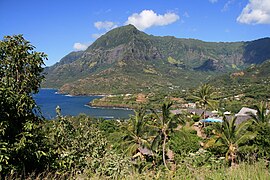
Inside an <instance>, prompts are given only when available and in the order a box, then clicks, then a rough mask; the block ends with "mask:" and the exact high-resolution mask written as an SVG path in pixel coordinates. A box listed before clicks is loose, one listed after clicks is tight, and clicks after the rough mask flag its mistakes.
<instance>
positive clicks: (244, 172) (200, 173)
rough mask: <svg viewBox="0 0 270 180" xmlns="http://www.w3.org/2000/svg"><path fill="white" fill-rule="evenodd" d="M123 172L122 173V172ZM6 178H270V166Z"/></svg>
mask: <svg viewBox="0 0 270 180" xmlns="http://www.w3.org/2000/svg"><path fill="white" fill-rule="evenodd" d="M120 174H121V173H120ZM5 179H27V180H30V179H31V180H32V179H36V180H41V179H45V180H46V179H94V180H96V179H126V180H137V179H146V180H148V179H175V180H181V179H183V180H188V179H190V180H227V179H229V180H247V179H251V180H268V179H270V168H269V167H267V166H266V163H265V161H259V162H256V163H254V164H248V163H246V162H245V163H241V164H239V165H238V166H237V167H234V168H232V167H221V168H218V169H215V170H210V169H209V168H206V167H199V168H192V167H187V166H185V165H182V166H178V169H177V171H176V172H169V171H165V170H158V171H145V172H144V173H142V174H139V173H137V172H135V171H132V170H131V171H130V174H128V175H125V176H121V175H120V176H115V177H105V176H98V175H92V176H91V177H89V176H88V175H87V174H84V173H82V174H79V173H75V172H70V173H65V174H57V173H52V172H44V173H40V174H39V175H37V176H36V175H34V174H31V175H29V176H28V177H27V178H23V177H22V176H20V175H16V174H11V175H9V176H8V177H6V178H5Z"/></svg>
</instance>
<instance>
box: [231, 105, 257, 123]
mask: <svg viewBox="0 0 270 180" xmlns="http://www.w3.org/2000/svg"><path fill="white" fill-rule="evenodd" d="M250 114H253V115H256V114H257V111H256V110H255V109H251V108H247V107H242V109H241V110H240V111H239V112H238V113H237V114H235V117H236V122H235V123H236V124H240V123H242V122H243V121H246V120H248V119H250V118H251V116H250Z"/></svg>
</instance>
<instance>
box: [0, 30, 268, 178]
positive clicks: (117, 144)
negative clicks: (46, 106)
mask: <svg viewBox="0 0 270 180" xmlns="http://www.w3.org/2000/svg"><path fill="white" fill-rule="evenodd" d="M46 58H47V56H46V55H45V54H44V53H40V52H36V51H35V48H34V46H32V45H31V44H30V42H28V41H26V40H25V39H24V38H23V36H22V35H15V36H6V37H4V39H3V40H2V41H0V78H1V81H0V173H1V178H3V179H5V178H6V179H16V178H18V179H27V178H28V179H45V178H47V179H56V178H59V179H89V178H93V179H269V177H270V168H269V160H270V114H269V113H268V110H267V109H268V104H267V102H264V101H261V102H259V101H260V100H263V99H258V101H252V102H254V104H253V105H252V108H254V109H255V110H256V113H255V114H248V115H249V117H250V118H249V119H247V120H245V121H242V122H239V121H237V118H235V117H234V116H225V115H224V113H223V112H224V111H225V109H222V108H223V107H224V105H226V106H225V107H230V108H231V110H232V112H233V110H234V109H235V108H236V109H240V108H241V105H243V104H244V101H242V102H243V104H240V103H239V104H230V103H229V102H226V103H227V104H224V101H223V100H224V97H227V95H228V93H230V92H232V93H233V92H234V91H233V90H232V91H226V90H223V91H218V90H217V88H215V87H213V86H212V85H209V84H202V85H201V86H199V87H197V88H195V89H194V90H192V91H190V92H188V93H187V92H185V93H183V94H182V95H183V96H184V95H186V96H188V97H186V99H189V100H190V101H192V102H195V103H196V106H197V108H199V109H201V110H203V113H202V114H199V115H198V114H191V113H189V112H188V111H183V112H181V113H172V111H171V109H172V108H173V103H172V102H171V101H170V99H169V98H164V99H163V100H162V101H159V102H160V103H159V104H157V103H156V105H155V106H150V105H148V104H144V105H142V106H140V107H137V109H136V110H135V115H133V116H131V117H130V118H129V119H126V120H104V119H96V118H93V117H88V116H86V115H83V114H81V115H79V116H76V117H73V116H63V115H62V114H61V107H57V108H56V113H57V116H56V117H55V118H54V119H53V120H46V119H44V118H43V116H42V113H41V112H40V109H39V107H37V105H36V103H35V101H34V99H33V97H32V94H34V93H38V91H39V88H40V85H41V82H42V81H43V79H44V75H43V73H42V72H43V67H44V60H46ZM219 90H220V89H219ZM220 92H221V93H222V94H221V93H220ZM239 92H240V91H239ZM223 93H224V94H223ZM225 93H227V94H225ZM254 93H256V91H254ZM218 97H219V98H218ZM220 97H222V98H220ZM243 98H244V97H243ZM216 109H218V110H220V111H219V112H218V113H219V116H220V117H222V118H223V121H222V123H200V120H201V119H205V116H206V111H209V110H216ZM235 111H236V112H237V110H235Z"/></svg>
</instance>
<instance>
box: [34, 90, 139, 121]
mask: <svg viewBox="0 0 270 180" xmlns="http://www.w3.org/2000/svg"><path fill="white" fill-rule="evenodd" d="M33 97H34V99H35V101H36V103H37V105H38V106H39V107H40V108H41V111H42V114H43V116H44V117H45V118H46V119H52V118H55V116H56V112H55V108H56V106H60V108H61V112H62V115H73V116H76V115H78V114H80V113H84V114H87V115H90V116H92V117H96V118H104V119H123V118H129V116H130V115H131V114H134V113H133V110H128V109H119V108H95V107H90V106H88V105H87V104H88V103H89V102H90V101H92V100H93V99H96V98H101V96H70V95H63V94H57V90H55V89H40V91H39V93H38V94H34V95H33Z"/></svg>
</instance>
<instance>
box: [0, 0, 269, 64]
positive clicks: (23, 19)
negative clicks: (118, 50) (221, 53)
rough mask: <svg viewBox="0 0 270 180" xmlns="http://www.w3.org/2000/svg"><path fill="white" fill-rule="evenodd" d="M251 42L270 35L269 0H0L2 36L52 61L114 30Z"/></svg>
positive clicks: (0, 28)
mask: <svg viewBox="0 0 270 180" xmlns="http://www.w3.org/2000/svg"><path fill="white" fill-rule="evenodd" d="M128 23H132V24H134V25H135V26H136V27H137V28H138V29H140V30H142V31H144V32H146V33H148V34H153V35H158V36H166V35H169V36H175V37H178V38H195V39H200V40H204V41H225V42H228V41H229V42H231V41H249V40H254V39H258V38H263V37H269V36H270V0H41V1H38V0H0V36H1V39H2V38H3V36H4V35H14V34H23V35H24V37H25V38H26V39H27V40H29V41H30V42H31V43H32V44H33V45H34V46H36V48H37V49H36V50H37V51H43V52H45V53H46V54H48V57H49V60H48V61H47V62H46V64H47V65H52V64H54V63H56V62H57V61H59V60H60V59H61V58H62V57H63V56H65V55H66V54H68V53H69V52H71V51H74V50H80V49H85V48H86V47H87V46H88V45H90V44H91V43H92V42H94V41H95V39H96V38H97V37H99V36H100V35H102V34H104V33H106V32H107V31H109V30H110V29H113V28H115V27H119V26H123V25H125V24H128Z"/></svg>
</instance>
